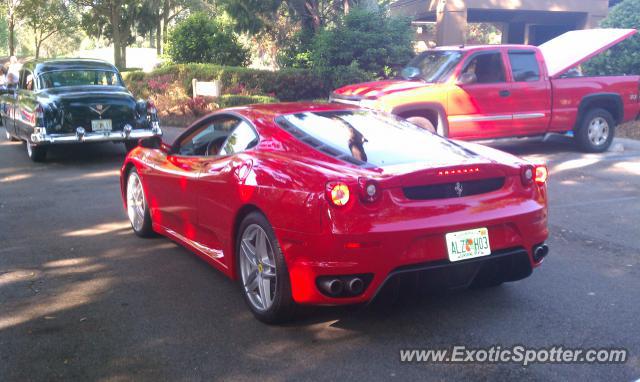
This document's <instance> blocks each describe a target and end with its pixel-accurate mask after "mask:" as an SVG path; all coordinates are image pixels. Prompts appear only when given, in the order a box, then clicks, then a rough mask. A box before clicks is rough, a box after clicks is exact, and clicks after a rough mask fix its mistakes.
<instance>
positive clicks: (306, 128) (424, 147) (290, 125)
mask: <svg viewBox="0 0 640 382" xmlns="http://www.w3.org/2000/svg"><path fill="white" fill-rule="evenodd" d="M276 122H277V123H278V125H280V126H281V127H282V128H284V129H285V130H287V131H289V132H290V133H291V134H293V135H294V136H295V137H297V138H298V139H299V140H300V141H302V142H304V143H307V144H309V145H311V146H313V147H314V148H316V149H317V150H319V151H322V152H324V153H326V154H329V155H331V156H333V157H336V158H339V159H342V160H345V161H347V162H350V163H354V164H358V165H365V166H366V165H370V166H371V165H373V166H377V167H383V166H392V165H400V164H409V163H418V162H433V160H434V158H433V156H434V154H435V153H439V154H442V153H443V152H446V151H453V152H456V151H457V154H462V155H465V154H466V155H468V153H467V152H466V150H465V149H463V148H462V147H460V146H458V145H456V144H455V143H453V142H450V141H448V140H446V139H443V138H442V137H440V136H437V135H435V134H432V133H430V132H428V131H426V130H424V129H421V128H419V127H417V126H415V125H413V124H411V123H409V122H406V121H403V120H400V119H398V118H396V117H394V116H391V115H387V114H383V113H379V112H374V111H368V110H340V111H328V112H304V113H297V114H288V115H284V116H281V117H278V118H277V119H276Z"/></svg>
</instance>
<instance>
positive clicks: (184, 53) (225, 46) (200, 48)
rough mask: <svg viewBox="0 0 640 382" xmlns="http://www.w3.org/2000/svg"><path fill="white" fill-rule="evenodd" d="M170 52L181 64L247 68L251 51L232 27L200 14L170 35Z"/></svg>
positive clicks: (177, 27)
mask: <svg viewBox="0 0 640 382" xmlns="http://www.w3.org/2000/svg"><path fill="white" fill-rule="evenodd" d="M168 53H169V56H170V57H171V59H172V60H173V61H174V62H177V63H187V62H198V63H212V64H218V65H230V66H244V65H246V64H247V61H248V57H249V55H248V50H247V49H245V48H244V47H243V46H242V45H241V44H240V43H239V42H238V39H237V38H236V36H235V35H234V34H233V32H232V31H231V30H230V28H228V29H227V28H224V26H223V25H220V23H218V22H216V20H214V19H211V18H210V17H209V16H208V15H206V14H204V13H196V14H193V15H191V16H189V17H188V18H186V19H185V20H183V21H182V22H181V23H179V24H178V25H177V26H176V27H175V28H174V29H173V30H172V31H171V33H170V34H169V41H168Z"/></svg>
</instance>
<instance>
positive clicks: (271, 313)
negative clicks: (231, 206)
mask: <svg viewBox="0 0 640 382" xmlns="http://www.w3.org/2000/svg"><path fill="white" fill-rule="evenodd" d="M260 243H263V244H262V245H261V244H260ZM260 247H262V249H261V248H260ZM236 265H237V267H236V268H237V272H238V280H240V285H241V289H242V292H243V293H242V294H243V296H244V300H245V302H246V303H247V305H248V306H249V309H250V310H251V312H252V313H253V315H254V316H255V317H256V318H257V319H258V320H260V321H262V322H264V323H266V324H280V323H284V322H287V321H289V320H291V318H292V317H293V314H294V310H295V302H294V301H293V297H292V296H291V281H290V278H289V271H288V269H287V264H286V262H285V260H284V255H283V254H282V249H281V248H280V245H279V244H278V240H277V239H276V236H275V234H274V233H273V228H271V224H269V222H268V221H267V218H266V217H265V216H264V215H262V214H261V213H259V212H252V213H250V214H249V215H247V217H245V218H244V219H243V220H242V223H241V224H240V228H239V229H238V234H237V237H236ZM274 268H275V269H274ZM260 286H261V287H260Z"/></svg>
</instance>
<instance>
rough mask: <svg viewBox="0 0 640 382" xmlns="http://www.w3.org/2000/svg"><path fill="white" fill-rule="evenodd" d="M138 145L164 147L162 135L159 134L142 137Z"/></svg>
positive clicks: (150, 147)
mask: <svg viewBox="0 0 640 382" xmlns="http://www.w3.org/2000/svg"><path fill="white" fill-rule="evenodd" d="M138 145H139V146H140V147H144V148H146V149H162V148H163V146H164V145H163V144H162V137H160V136H159V135H154V136H153V137H148V138H141V139H140V140H139V141H138Z"/></svg>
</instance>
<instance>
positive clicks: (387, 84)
mask: <svg viewBox="0 0 640 382" xmlns="http://www.w3.org/2000/svg"><path fill="white" fill-rule="evenodd" d="M431 85H432V84H428V83H425V82H422V81H406V80H385V81H373V82H364V83H361V84H355V85H347V86H343V87H341V88H339V89H336V90H334V91H333V96H337V97H345V98H352V99H359V98H364V97H372V98H373V97H380V96H383V95H387V94H391V93H395V92H400V91H404V90H409V89H414V88H419V87H424V86H431Z"/></svg>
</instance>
